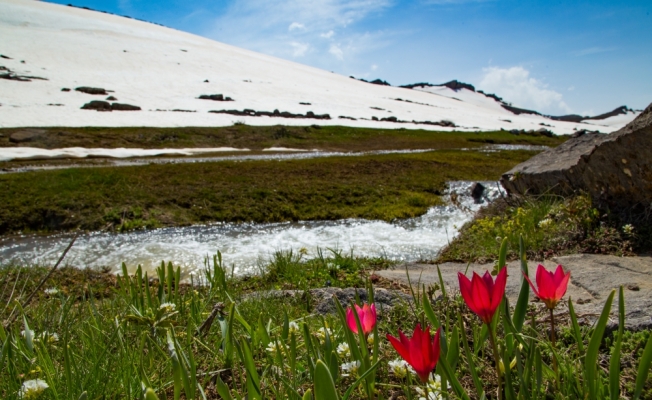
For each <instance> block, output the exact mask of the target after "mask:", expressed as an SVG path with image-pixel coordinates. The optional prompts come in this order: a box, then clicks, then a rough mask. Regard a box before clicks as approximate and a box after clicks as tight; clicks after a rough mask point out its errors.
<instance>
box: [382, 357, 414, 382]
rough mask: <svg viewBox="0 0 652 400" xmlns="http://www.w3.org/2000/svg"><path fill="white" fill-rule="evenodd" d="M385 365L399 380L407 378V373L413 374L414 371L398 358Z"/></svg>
mask: <svg viewBox="0 0 652 400" xmlns="http://www.w3.org/2000/svg"><path fill="white" fill-rule="evenodd" d="M387 364H388V365H389V370H390V371H391V372H392V373H393V374H394V376H396V377H397V378H401V379H403V378H405V377H406V376H407V373H408V371H410V372H413V373H414V370H413V369H412V367H411V366H410V364H408V362H407V361H405V360H402V359H400V358H397V359H396V360H392V361H390V362H389V363H387Z"/></svg>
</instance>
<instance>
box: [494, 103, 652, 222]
mask: <svg viewBox="0 0 652 400" xmlns="http://www.w3.org/2000/svg"><path fill="white" fill-rule="evenodd" d="M578 133H579V132H578ZM578 133H576V135H578ZM501 183H502V185H503V187H504V188H505V189H506V190H507V192H508V193H509V194H510V195H524V194H533V195H538V194H543V193H549V194H556V195H562V196H567V195H570V194H573V193H576V192H577V191H584V192H586V193H588V194H589V195H590V196H591V197H592V198H593V200H594V202H595V204H596V205H597V206H598V207H602V208H606V207H608V208H610V209H612V210H623V209H627V208H631V207H636V206H639V205H642V206H644V207H649V205H650V203H651V202H652V104H650V105H649V106H648V107H647V108H646V109H645V110H644V111H643V112H642V113H641V114H640V115H639V116H638V117H637V118H636V119H635V120H634V121H632V122H630V123H629V124H628V125H627V126H625V127H624V128H622V129H620V130H618V131H616V132H612V133H610V134H601V133H590V132H584V133H579V135H578V136H577V137H573V138H571V139H570V140H568V141H567V142H565V143H563V144H561V145H560V146H558V147H556V148H553V149H550V150H547V151H545V152H543V153H540V154H538V155H536V156H534V157H532V158H531V159H529V160H528V161H526V162H524V163H521V164H519V165H517V166H516V167H514V168H513V169H511V170H510V171H508V172H507V173H505V174H504V175H503V176H502V178H501Z"/></svg>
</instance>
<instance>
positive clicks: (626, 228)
mask: <svg viewBox="0 0 652 400" xmlns="http://www.w3.org/2000/svg"><path fill="white" fill-rule="evenodd" d="M623 233H625V234H627V235H631V234H633V233H634V226H632V224H627V225H624V226H623Z"/></svg>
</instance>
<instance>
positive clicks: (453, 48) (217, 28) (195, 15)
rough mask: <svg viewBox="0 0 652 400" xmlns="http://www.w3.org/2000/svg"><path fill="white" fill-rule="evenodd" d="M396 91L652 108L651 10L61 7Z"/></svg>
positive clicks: (179, 3) (324, 1)
mask: <svg viewBox="0 0 652 400" xmlns="http://www.w3.org/2000/svg"><path fill="white" fill-rule="evenodd" d="M54 2H56V3H61V4H67V3H70V2H72V3H73V4H75V5H78V6H87V7H90V8H93V9H97V10H102V11H109V12H113V13H116V14H121V15H129V16H131V17H134V18H140V19H144V20H148V21H152V22H157V23H160V24H163V25H166V26H168V27H171V28H175V29H179V30H183V31H187V32H191V33H194V34H198V35H201V36H205V37H208V38H211V39H215V40H218V41H221V42H224V43H228V44H231V45H235V46H239V47H243V48H247V49H250V50H254V51H259V52H263V53H266V54H270V55H274V56H277V57H280V58H285V59H288V60H292V61H295V62H299V63H302V64H308V65H311V66H314V67H318V68H322V69H325V70H329V71H334V72H336V73H340V74H343V75H347V76H348V75H354V76H356V77H362V78H366V79H375V78H381V79H384V80H387V81H388V82H390V83H391V84H393V85H400V84H407V83H415V82H431V83H443V82H446V81H449V80H451V79H458V80H460V81H464V82H468V83H471V84H473V85H475V87H476V88H477V89H483V90H485V91H488V92H493V93H496V94H498V95H499V96H501V97H503V98H504V99H505V100H506V101H509V102H511V103H512V104H513V105H515V106H519V107H526V108H533V109H536V110H538V111H541V112H544V113H549V114H567V113H579V114H583V115H588V114H596V113H602V112H606V111H610V110H612V109H613V108H615V107H617V106H620V105H627V106H629V107H633V108H635V109H642V108H645V107H646V106H647V105H648V104H649V103H650V102H652V75H651V71H652V15H651V14H652V1H642V0H641V1H617V0H612V1H603V0H592V1H559V0H558V1H535V0H532V1H530V0H520V1H519V0H493V1H492V0H411V1H408V0H404V1H400V0H348V1H346V0H312V1H308V0H276V1H266V0H195V1H192V2H189V1H186V0H157V1H152V0H61V1H54Z"/></svg>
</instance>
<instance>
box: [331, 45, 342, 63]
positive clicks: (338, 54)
mask: <svg viewBox="0 0 652 400" xmlns="http://www.w3.org/2000/svg"><path fill="white" fill-rule="evenodd" d="M328 52H329V53H331V54H332V55H334V56H335V58H337V59H338V60H344V52H343V51H342V49H341V48H340V47H339V46H337V45H335V44H332V45H331V48H330V49H329V50H328Z"/></svg>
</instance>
